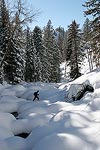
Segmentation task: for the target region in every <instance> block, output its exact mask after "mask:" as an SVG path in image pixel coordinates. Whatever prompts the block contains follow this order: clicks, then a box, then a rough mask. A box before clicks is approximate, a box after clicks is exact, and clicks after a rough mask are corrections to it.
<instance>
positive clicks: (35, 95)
mask: <svg viewBox="0 0 100 150" xmlns="http://www.w3.org/2000/svg"><path fill="white" fill-rule="evenodd" d="M35 99H37V100H39V91H36V92H34V99H33V101H34V100H35Z"/></svg>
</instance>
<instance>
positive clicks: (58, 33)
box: [56, 27, 65, 62]
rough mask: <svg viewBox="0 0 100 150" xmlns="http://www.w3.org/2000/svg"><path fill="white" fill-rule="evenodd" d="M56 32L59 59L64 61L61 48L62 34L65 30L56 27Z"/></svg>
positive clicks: (63, 34)
mask: <svg viewBox="0 0 100 150" xmlns="http://www.w3.org/2000/svg"><path fill="white" fill-rule="evenodd" d="M56 32H57V37H56V40H57V45H58V48H59V51H60V61H61V62H63V61H64V49H63V41H64V36H65V31H64V28H62V27H59V28H57V29H56Z"/></svg>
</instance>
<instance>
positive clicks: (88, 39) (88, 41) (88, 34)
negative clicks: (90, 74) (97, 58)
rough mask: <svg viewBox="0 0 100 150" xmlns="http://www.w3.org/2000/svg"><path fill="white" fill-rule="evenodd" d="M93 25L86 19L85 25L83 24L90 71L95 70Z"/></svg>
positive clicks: (84, 44) (84, 46)
mask: <svg viewBox="0 0 100 150" xmlns="http://www.w3.org/2000/svg"><path fill="white" fill-rule="evenodd" d="M91 32H92V31H91V24H90V20H89V19H88V18H86V20H85V22H84V24H83V39H82V43H83V50H86V51H87V57H88V62H89V69H90V71H92V70H93V58H92V49H91V37H92V35H91Z"/></svg>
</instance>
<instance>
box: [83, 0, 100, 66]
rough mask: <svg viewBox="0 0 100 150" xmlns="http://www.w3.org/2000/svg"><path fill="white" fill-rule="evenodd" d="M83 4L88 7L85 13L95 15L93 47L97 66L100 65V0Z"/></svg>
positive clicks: (88, 0) (92, 0)
mask: <svg viewBox="0 0 100 150" xmlns="http://www.w3.org/2000/svg"><path fill="white" fill-rule="evenodd" d="M83 6H84V7H86V8H87V10H86V11H85V14H86V15H91V16H93V19H92V21H91V27H92V39H91V41H92V44H91V48H92V51H93V54H94V61H95V63H96V66H97V67H100V2H99V0H87V1H86V2H85V4H84V5H83Z"/></svg>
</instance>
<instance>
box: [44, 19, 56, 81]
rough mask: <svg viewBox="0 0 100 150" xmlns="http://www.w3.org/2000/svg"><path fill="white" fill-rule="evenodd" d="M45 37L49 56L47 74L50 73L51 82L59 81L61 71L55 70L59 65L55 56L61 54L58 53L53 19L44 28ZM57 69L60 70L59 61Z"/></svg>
mask: <svg viewBox="0 0 100 150" xmlns="http://www.w3.org/2000/svg"><path fill="white" fill-rule="evenodd" d="M43 39H44V46H45V47H46V51H47V52H46V55H47V58H48V64H47V68H46V70H47V74H48V79H47V80H48V81H49V82H57V80H56V78H57V75H58V72H59V71H57V70H55V68H56V67H55V66H54V65H57V64H56V62H54V61H55V60H56V58H55V56H57V57H59V54H58V53H59V52H58V47H57V43H56V40H55V35H54V29H53V26H52V23H51V20H49V21H48V23H47V26H46V27H45V29H44V37H43ZM56 54H57V55H56ZM54 59H55V60H54ZM57 60H58V59H57ZM57 69H58V70H59V63H58V66H57ZM55 72H56V73H55ZM54 74H55V75H54ZM55 76H56V77H55Z"/></svg>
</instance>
